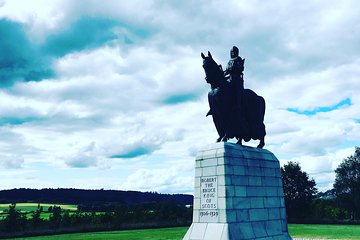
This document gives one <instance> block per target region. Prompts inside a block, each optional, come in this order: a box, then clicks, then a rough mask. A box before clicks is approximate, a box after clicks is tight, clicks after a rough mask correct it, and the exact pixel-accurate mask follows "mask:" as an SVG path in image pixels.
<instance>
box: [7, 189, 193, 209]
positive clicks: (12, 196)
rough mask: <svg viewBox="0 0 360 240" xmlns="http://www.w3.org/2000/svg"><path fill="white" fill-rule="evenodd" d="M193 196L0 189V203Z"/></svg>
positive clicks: (182, 200) (183, 199) (186, 199)
mask: <svg viewBox="0 0 360 240" xmlns="http://www.w3.org/2000/svg"><path fill="white" fill-rule="evenodd" d="M192 201H193V196H191V195H186V194H160V193H157V192H138V191H120V190H103V189H98V190H88V189H74V188H57V189H53V188H45V189H28V188H19V189H11V190H0V203H9V202H17V203H21V202H38V203H45V202H49V203H64V204H66V203H68V204H76V205H80V204H81V205H86V206H91V205H93V206H98V205H101V204H104V203H111V204H115V203H116V204H123V205H132V204H142V203H146V202H176V203H178V204H182V205H190V204H192Z"/></svg>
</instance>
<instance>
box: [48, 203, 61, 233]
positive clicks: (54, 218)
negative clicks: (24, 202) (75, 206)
mask: <svg viewBox="0 0 360 240" xmlns="http://www.w3.org/2000/svg"><path fill="white" fill-rule="evenodd" d="M61 220H62V216H61V207H60V206H53V208H52V214H51V215H50V217H49V222H50V224H51V225H52V226H53V227H54V228H58V227H59V226H60V224H61Z"/></svg>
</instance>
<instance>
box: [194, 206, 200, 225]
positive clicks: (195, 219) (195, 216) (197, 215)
mask: <svg viewBox="0 0 360 240" xmlns="http://www.w3.org/2000/svg"><path fill="white" fill-rule="evenodd" d="M193 222H199V210H197V209H194V210H193Z"/></svg>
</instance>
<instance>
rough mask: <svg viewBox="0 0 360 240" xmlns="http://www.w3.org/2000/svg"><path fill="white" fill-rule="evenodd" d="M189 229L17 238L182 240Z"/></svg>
mask: <svg viewBox="0 0 360 240" xmlns="http://www.w3.org/2000/svg"><path fill="white" fill-rule="evenodd" d="M187 229H188V227H178V228H159V229H146V230H129V231H112V232H94V233H73V234H63V235H53V236H42V237H31V238H17V239H18V240H20V239H24V240H62V239H66V240H115V239H116V240H181V239H182V238H183V237H184V235H185V233H186V231H187Z"/></svg>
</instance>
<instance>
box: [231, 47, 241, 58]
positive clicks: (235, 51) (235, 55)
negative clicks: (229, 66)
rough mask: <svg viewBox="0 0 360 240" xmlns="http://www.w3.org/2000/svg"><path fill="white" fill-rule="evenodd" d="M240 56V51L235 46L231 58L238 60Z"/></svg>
mask: <svg viewBox="0 0 360 240" xmlns="http://www.w3.org/2000/svg"><path fill="white" fill-rule="evenodd" d="M238 56H239V49H238V48H237V47H236V46H233V47H232V48H231V49H230V57H231V58H236V57H238Z"/></svg>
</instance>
